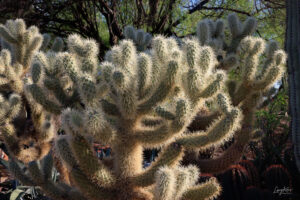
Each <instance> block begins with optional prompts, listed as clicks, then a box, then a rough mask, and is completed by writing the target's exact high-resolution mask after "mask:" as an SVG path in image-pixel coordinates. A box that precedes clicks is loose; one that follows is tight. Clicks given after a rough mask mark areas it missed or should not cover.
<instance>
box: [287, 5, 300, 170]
mask: <svg viewBox="0 0 300 200" xmlns="http://www.w3.org/2000/svg"><path fill="white" fill-rule="evenodd" d="M286 14H287V29H286V40H285V41H286V51H287V53H288V55H289V59H288V75H289V106H290V107H289V112H290V115H291V117H292V121H291V126H290V129H291V130H290V132H291V134H292V140H293V143H294V152H295V159H296V164H297V167H298V169H299V170H300V110H299V109H300V99H299V98H300V46H299V43H300V2H299V1H295V0H287V1H286Z"/></svg>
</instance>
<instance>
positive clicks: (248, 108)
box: [191, 94, 260, 173]
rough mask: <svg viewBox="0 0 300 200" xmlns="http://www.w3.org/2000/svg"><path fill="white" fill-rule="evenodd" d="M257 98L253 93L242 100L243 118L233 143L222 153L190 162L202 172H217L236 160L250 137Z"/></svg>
mask: <svg viewBox="0 0 300 200" xmlns="http://www.w3.org/2000/svg"><path fill="white" fill-rule="evenodd" d="M259 98H260V95H258V94H253V95H252V96H250V97H248V98H247V99H246V100H245V101H244V102H243V105H242V108H241V110H242V113H243V115H244V118H243V120H242V126H241V130H239V131H237V133H236V134H235V137H234V139H235V141H234V143H233V144H232V145H231V146H230V147H229V148H228V149H227V150H226V151H225V152H224V153H223V154H222V155H220V156H219V157H217V158H214V159H203V160H194V161H192V162H191V163H194V164H196V165H197V166H199V167H200V169H201V171H202V172H203V173H219V172H222V171H224V170H226V169H227V168H228V167H229V166H230V165H232V163H235V162H237V161H238V160H239V159H240V157H241V156H242V155H243V151H244V148H245V146H246V145H247V144H248V142H249V140H250V139H251V133H252V129H253V128H252V126H253V120H254V113H255V107H256V105H257V100H258V99H259Z"/></svg>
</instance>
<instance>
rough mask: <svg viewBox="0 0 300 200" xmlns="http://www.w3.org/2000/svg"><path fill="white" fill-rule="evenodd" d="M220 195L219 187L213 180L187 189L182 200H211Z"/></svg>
mask: <svg viewBox="0 0 300 200" xmlns="http://www.w3.org/2000/svg"><path fill="white" fill-rule="evenodd" d="M220 193H221V186H220V185H219V183H218V182H217V180H216V179H215V178H211V179H210V180H208V181H207V182H205V183H202V184H200V185H196V186H194V187H192V188H189V189H188V190H187V191H186V192H185V193H183V195H182V199H183V200H212V199H214V198H215V197H217V196H219V194H220Z"/></svg>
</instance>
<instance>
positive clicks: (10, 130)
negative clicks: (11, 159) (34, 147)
mask: <svg viewBox="0 0 300 200" xmlns="http://www.w3.org/2000/svg"><path fill="white" fill-rule="evenodd" d="M0 130H1V133H2V135H3V137H4V141H5V143H6V145H7V147H8V150H9V151H10V152H11V153H12V154H13V155H19V154H20V151H21V150H20V149H19V148H18V144H19V142H18V139H17V138H16V137H15V134H16V133H15V132H16V130H15V128H14V126H13V125H12V124H9V123H6V124H3V125H1V127H0Z"/></svg>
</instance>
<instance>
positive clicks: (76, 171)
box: [56, 137, 114, 200]
mask: <svg viewBox="0 0 300 200" xmlns="http://www.w3.org/2000/svg"><path fill="white" fill-rule="evenodd" d="M56 147H57V148H56V150H57V153H58V154H59V156H60V157H61V158H62V160H63V161H64V162H65V163H66V164H67V166H68V168H69V171H70V175H71V177H72V180H73V181H74V184H75V185H76V186H77V187H78V188H79V189H80V191H82V192H83V194H84V195H86V196H88V197H89V198H92V199H99V198H101V199H104V200H106V199H112V196H113V195H114V194H113V193H112V192H111V191H108V190H105V189H103V188H101V187H99V186H98V185H97V184H95V183H93V181H92V180H91V179H89V178H88V177H87V176H86V174H85V173H84V172H83V171H81V170H80V168H79V165H78V162H77V160H76V159H75V157H74V154H73V152H72V150H71V147H70V145H69V142H68V140H67V138H65V137H63V138H60V139H59V140H58V141H57V143H56ZM90 167H91V166H89V168H90ZM87 185H89V186H90V187H86V186H87Z"/></svg>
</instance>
